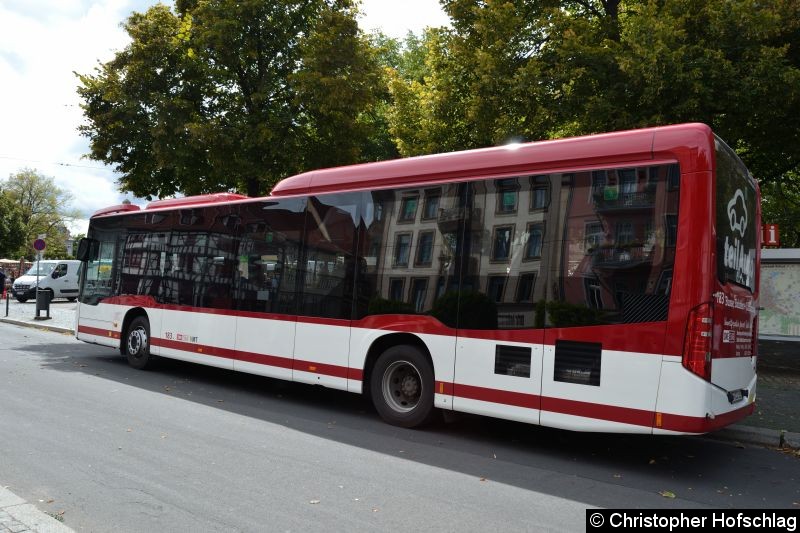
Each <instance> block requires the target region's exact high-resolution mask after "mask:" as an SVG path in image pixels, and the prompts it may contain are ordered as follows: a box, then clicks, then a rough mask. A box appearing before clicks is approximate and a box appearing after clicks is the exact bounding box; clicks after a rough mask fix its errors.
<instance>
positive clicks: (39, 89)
mask: <svg viewBox="0 0 800 533" xmlns="http://www.w3.org/2000/svg"><path fill="white" fill-rule="evenodd" d="M157 3H158V2H157V1H156V0H0V183H2V182H3V181H5V180H6V179H7V178H8V176H9V175H11V174H15V173H17V172H19V171H21V170H23V169H26V168H28V169H33V170H36V171H38V172H39V173H41V174H44V175H45V176H49V177H52V178H53V179H54V180H55V183H56V185H57V186H58V187H60V188H61V189H64V190H66V191H69V192H70V193H71V194H72V196H73V203H72V206H71V207H73V208H76V209H78V210H79V211H80V212H82V213H83V215H82V218H81V219H79V220H77V221H75V222H74V223H73V224H72V225H71V227H70V231H71V232H72V233H73V234H74V233H85V232H86V229H87V227H88V218H89V216H91V214H92V213H93V212H95V211H97V210H98V209H101V208H103V207H108V206H111V205H116V204H119V203H121V202H122V201H123V200H125V199H128V200H131V201H132V202H134V203H137V204H142V205H143V204H145V203H146V201H144V200H141V199H137V198H134V197H133V196H131V195H130V194H123V193H121V192H119V190H118V187H117V184H116V181H117V178H118V175H117V174H116V173H115V172H114V171H113V170H112V168H111V167H108V166H105V165H103V164H102V163H100V162H97V161H92V160H89V159H87V158H86V157H84V156H85V155H86V154H87V153H88V152H89V143H88V139H86V138H85V137H82V136H81V135H80V134H79V133H78V126H80V125H81V124H83V123H84V118H83V114H82V112H81V109H80V99H79V97H78V94H77V92H76V88H77V86H78V80H77V78H76V76H75V74H74V73H75V72H78V73H81V74H90V73H92V71H93V70H94V68H95V66H97V65H98V62H107V61H109V60H110V59H112V58H113V56H114V53H115V52H116V51H119V50H122V49H124V48H125V46H126V45H127V44H128V42H129V40H128V37H127V35H126V34H125V32H124V31H123V30H122V28H121V24H122V23H123V22H124V21H125V19H126V18H127V17H128V16H129V15H130V14H131V13H132V12H134V11H139V12H142V11H146V10H147V8H148V7H150V6H152V5H155V4H157ZM164 3H166V4H167V5H170V6H171V5H173V3H172V2H171V1H166V2H164ZM361 11H362V12H363V15H362V17H361V19H360V20H359V23H360V24H361V27H362V28H363V29H364V30H365V31H371V30H374V29H380V30H381V31H383V33H385V34H387V35H390V36H392V37H403V36H405V34H406V33H407V32H408V31H409V30H410V31H414V32H416V33H419V32H420V31H421V30H422V29H423V28H425V27H427V26H442V25H446V24H447V22H448V19H447V17H446V15H445V14H444V13H443V12H442V10H441V7H440V6H439V3H438V1H437V0H403V1H402V2H401V1H398V0H362V8H361Z"/></svg>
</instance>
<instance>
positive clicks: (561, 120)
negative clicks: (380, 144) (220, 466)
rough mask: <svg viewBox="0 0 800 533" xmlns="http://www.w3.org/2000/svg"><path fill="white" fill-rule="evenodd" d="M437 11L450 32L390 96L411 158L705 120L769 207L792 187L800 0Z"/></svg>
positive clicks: (450, 4)
mask: <svg viewBox="0 0 800 533" xmlns="http://www.w3.org/2000/svg"><path fill="white" fill-rule="evenodd" d="M441 3H442V5H443V7H444V8H445V9H446V11H447V13H448V14H449V15H450V17H451V19H452V21H453V24H452V28H451V29H440V30H435V31H432V32H429V33H428V34H426V35H425V36H424V45H425V49H426V54H425V62H424V65H425V69H424V74H423V76H422V78H421V79H420V78H419V77H416V78H413V79H408V78H404V77H403V76H399V75H398V76H396V77H395V78H394V79H393V80H392V82H391V85H390V86H391V89H392V95H393V98H394V101H395V106H394V109H393V110H392V113H391V114H390V117H391V128H392V130H391V131H392V134H393V135H394V136H395V138H396V142H397V144H398V147H399V148H400V151H401V153H403V154H404V155H412V154H422V153H431V152H439V151H449V150H456V149H464V148H473V147H480V146H488V145H493V144H498V143H501V142H503V141H504V140H505V139H508V138H511V137H520V138H523V139H527V140H538V139H546V138H555V137H563V136H568V135H576V134H589V133H596V132H601V131H614V130H621V129H628V128H636V127H644V126H653V125H660V124H671V123H678V122H694V121H700V122H705V123H707V124H709V125H710V126H712V128H714V130H715V131H716V132H717V133H719V134H720V136H721V137H722V138H724V139H725V140H726V141H727V142H728V143H729V144H730V145H731V146H732V147H733V148H734V149H735V150H736V151H737V153H738V154H739V155H740V156H741V157H742V158H743V160H744V161H745V163H746V164H747V165H748V167H749V168H750V170H751V171H752V172H753V174H754V175H755V176H756V177H757V178H758V179H759V180H760V181H761V182H762V184H763V185H764V187H763V189H764V195H765V199H770V198H769V197H770V195H771V194H773V191H777V188H776V187H773V186H772V185H773V184H778V183H781V184H783V186H784V188H788V189H796V187H797V185H796V184H797V181H796V180H797V178H798V175H800V125H798V124H797V122H796V121H794V120H790V119H788V117H795V116H798V114H800V45H798V43H800V1H798V0H776V1H774V2H757V1H755V0H708V1H706V2H696V1H694V0H628V1H622V0H565V1H555V0H545V1H533V0H442V1H441ZM778 95H779V96H778ZM781 202H782V199H773V204H775V205H778V204H780V205H781V206H783V207H782V208H781V209H782V210H783V209H784V208H785V209H786V210H789V211H791V210H792V208H791V207H790V205H789V204H787V203H785V202H784V203H781ZM789 211H786V212H787V213H788V212H789ZM791 212H792V215H791V216H789V215H785V216H787V218H792V217H793V219H794V220H795V221H796V222H795V223H794V224H793V226H794V227H796V228H800V211H791ZM794 231H797V230H794Z"/></svg>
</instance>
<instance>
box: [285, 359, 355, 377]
mask: <svg viewBox="0 0 800 533" xmlns="http://www.w3.org/2000/svg"><path fill="white" fill-rule="evenodd" d="M292 369H293V370H297V371H299V372H310V373H312V374H323V375H326V376H333V377H335V378H343V379H347V376H348V374H349V370H350V369H349V368H348V367H346V366H339V365H330V364H327V363H315V362H313V361H303V360H302V359H295V360H294V363H293V365H292Z"/></svg>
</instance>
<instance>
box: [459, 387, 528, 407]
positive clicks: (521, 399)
mask: <svg viewBox="0 0 800 533" xmlns="http://www.w3.org/2000/svg"><path fill="white" fill-rule="evenodd" d="M453 396H456V397H459V398H468V399H470V400H481V401H484V402H491V403H500V404H503V405H514V406H516V407H525V408H527V409H539V405H540V403H541V400H542V398H541V396H539V395H538V394H526V393H524V392H513V391H507V390H500V389H489V388H486V387H476V386H474V385H462V384H460V383H454V384H453Z"/></svg>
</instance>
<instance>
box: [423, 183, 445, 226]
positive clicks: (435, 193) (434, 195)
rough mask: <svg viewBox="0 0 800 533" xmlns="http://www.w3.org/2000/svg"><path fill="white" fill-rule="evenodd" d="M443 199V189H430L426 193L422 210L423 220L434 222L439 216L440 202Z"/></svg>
mask: <svg viewBox="0 0 800 533" xmlns="http://www.w3.org/2000/svg"><path fill="white" fill-rule="evenodd" d="M441 198H442V191H441V189H430V190H427V191H425V205H424V207H423V208H422V219H423V220H432V219H435V218H436V217H437V216H438V215H439V200H440V199H441Z"/></svg>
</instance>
